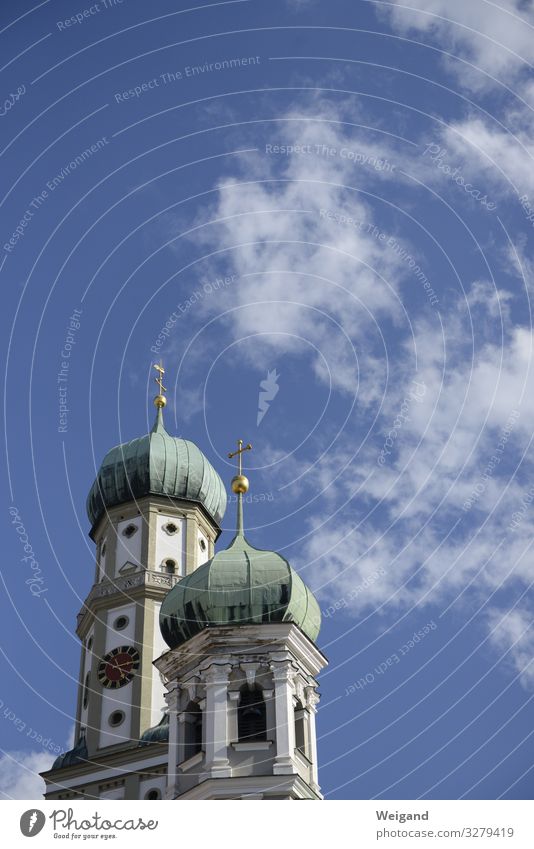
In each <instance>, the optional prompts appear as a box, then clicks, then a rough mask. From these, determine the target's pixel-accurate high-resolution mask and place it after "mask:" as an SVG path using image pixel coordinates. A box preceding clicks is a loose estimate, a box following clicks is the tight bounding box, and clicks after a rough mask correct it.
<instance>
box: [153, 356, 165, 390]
mask: <svg viewBox="0 0 534 849" xmlns="http://www.w3.org/2000/svg"><path fill="white" fill-rule="evenodd" d="M154 368H155V369H156V371H157V372H159V377H155V378H154V380H155V381H156V383H157V384H158V386H159V394H160V395H163V393H164V392H166V391H167V389H166V387H165V386H164V385H163V375H164V374H165V369H164V368H163V362H162V361H161V360H160V361H159V363H154Z"/></svg>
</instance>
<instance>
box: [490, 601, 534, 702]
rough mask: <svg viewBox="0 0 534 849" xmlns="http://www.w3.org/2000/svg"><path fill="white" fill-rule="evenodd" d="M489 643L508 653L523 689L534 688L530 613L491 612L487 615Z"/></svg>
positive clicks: (523, 610) (533, 629)
mask: <svg viewBox="0 0 534 849" xmlns="http://www.w3.org/2000/svg"><path fill="white" fill-rule="evenodd" d="M489 626H490V629H491V636H490V639H491V642H492V643H493V645H494V646H495V647H496V648H497V649H498V650H499V651H502V652H509V658H510V659H511V662H512V664H513V667H514V669H515V670H516V671H517V672H519V675H520V680H521V683H522V684H523V686H524V687H525V689H532V688H533V687H534V627H533V622H532V611H531V610H528V609H526V608H525V607H518V608H516V609H514V610H512V611H506V610H492V611H491V613H490V614H489Z"/></svg>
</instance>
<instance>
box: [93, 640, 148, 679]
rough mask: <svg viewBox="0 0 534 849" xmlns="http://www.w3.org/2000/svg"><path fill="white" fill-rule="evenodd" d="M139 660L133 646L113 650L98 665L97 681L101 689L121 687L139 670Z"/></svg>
mask: <svg viewBox="0 0 534 849" xmlns="http://www.w3.org/2000/svg"><path fill="white" fill-rule="evenodd" d="M139 660H140V659H139V652H138V651H137V649H134V647H133V646H120V647H119V648H116V649H113V650H112V651H110V652H109V653H108V654H106V655H104V657H103V658H102V660H101V661H100V663H99V664H98V680H99V681H100V683H101V684H102V686H103V687H109V688H113V689H116V688H117V687H123V686H124V685H125V684H129V682H130V681H131V680H132V678H133V677H134V675H135V673H136V672H137V670H138V669H139Z"/></svg>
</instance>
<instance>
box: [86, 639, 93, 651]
mask: <svg viewBox="0 0 534 849" xmlns="http://www.w3.org/2000/svg"><path fill="white" fill-rule="evenodd" d="M92 648H93V638H92V637H89V639H88V640H87V651H91V649H92Z"/></svg>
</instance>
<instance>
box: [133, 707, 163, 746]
mask: <svg viewBox="0 0 534 849" xmlns="http://www.w3.org/2000/svg"><path fill="white" fill-rule="evenodd" d="M168 742H169V714H168V713H166V714H164V715H163V716H162V718H161V720H160V721H159V722H158V724H157V725H153V726H152V728H147V730H146V731H144V732H143V733H142V734H141V737H140V740H139V746H150V745H151V744H152V743H168Z"/></svg>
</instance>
